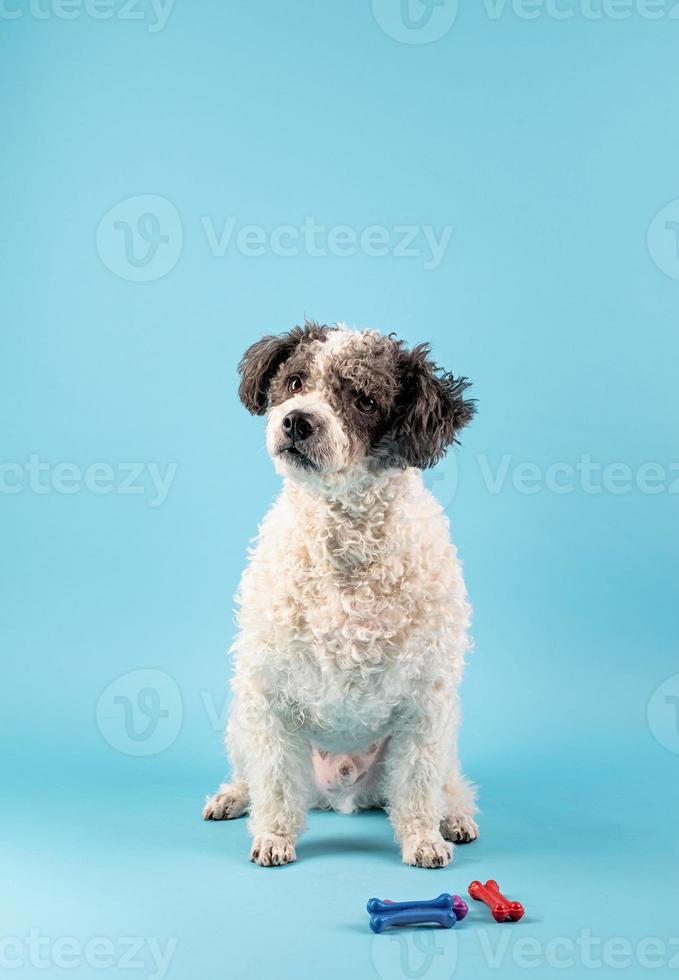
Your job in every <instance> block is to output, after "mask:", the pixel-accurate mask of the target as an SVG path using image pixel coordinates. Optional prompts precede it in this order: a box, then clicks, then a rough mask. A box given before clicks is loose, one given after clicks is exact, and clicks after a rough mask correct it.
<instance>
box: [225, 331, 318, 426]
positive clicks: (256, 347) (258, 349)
mask: <svg viewBox="0 0 679 980" xmlns="http://www.w3.org/2000/svg"><path fill="white" fill-rule="evenodd" d="M303 336H304V330H303V329H302V328H301V327H293V328H292V330H290V331H288V333H284V334H281V335H280V336H278V337H274V336H268V337H262V339H261V340H258V341H257V343H256V344H253V345H252V346H251V347H248V349H247V350H246V351H245V353H244V354H243V357H242V358H241V362H240V364H239V365H238V371H239V373H240V375H241V381H240V386H239V388H238V397H239V398H240V400H241V401H242V402H243V404H244V405H245V407H246V408H247V410H248V412H251V413H252V414H253V415H264V413H265V412H266V407H267V399H268V395H269V385H270V384H271V379H272V378H273V376H274V374H275V373H276V371H277V370H278V368H279V367H280V366H281V364H282V363H283V361H287V359H288V358H289V357H290V355H291V354H292V353H293V351H294V350H295V348H296V347H297V345H298V344H299V342H300V340H301V339H302V337H303Z"/></svg>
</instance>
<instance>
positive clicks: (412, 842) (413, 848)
mask: <svg viewBox="0 0 679 980" xmlns="http://www.w3.org/2000/svg"><path fill="white" fill-rule="evenodd" d="M452 856H453V855H452V848H451V846H450V844H448V843H446V841H445V840H444V839H443V838H442V837H440V838H439V839H438V840H437V839H436V838H429V837H411V838H409V840H407V841H406V843H405V844H404V846H403V860H404V862H405V864H412V865H413V866H414V867H416V868H445V867H446V865H447V864H449V863H450V861H451V859H452Z"/></svg>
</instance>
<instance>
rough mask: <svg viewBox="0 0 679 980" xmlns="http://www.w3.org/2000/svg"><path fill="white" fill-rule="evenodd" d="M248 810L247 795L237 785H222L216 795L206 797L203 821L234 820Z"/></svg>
mask: <svg viewBox="0 0 679 980" xmlns="http://www.w3.org/2000/svg"><path fill="white" fill-rule="evenodd" d="M247 808H248V797H247V793H246V792H245V791H244V790H243V788H242V787H241V786H239V785H237V784H236V785H233V786H231V785H229V784H228V783H224V784H223V785H222V786H220V787H219V790H218V792H217V793H215V794H214V795H213V796H208V798H207V800H206V801H205V806H204V807H203V820H235V819H236V818H237V817H242V816H243V814H244V813H245V811H246V810H247Z"/></svg>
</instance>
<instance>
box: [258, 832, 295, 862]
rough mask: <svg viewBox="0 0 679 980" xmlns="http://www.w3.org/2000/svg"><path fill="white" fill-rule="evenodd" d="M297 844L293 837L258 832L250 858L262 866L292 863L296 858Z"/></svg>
mask: <svg viewBox="0 0 679 980" xmlns="http://www.w3.org/2000/svg"><path fill="white" fill-rule="evenodd" d="M296 856H297V855H296V854H295V845H294V843H293V840H292V838H291V837H280V836H279V835H278V834H257V836H256V837H255V838H254V839H253V841H252V848H251V850H250V860H251V861H254V862H255V864H259V865H260V866H261V867H262V868H273V867H277V866H279V865H281V864H290V862H291V861H294V860H295V857H296Z"/></svg>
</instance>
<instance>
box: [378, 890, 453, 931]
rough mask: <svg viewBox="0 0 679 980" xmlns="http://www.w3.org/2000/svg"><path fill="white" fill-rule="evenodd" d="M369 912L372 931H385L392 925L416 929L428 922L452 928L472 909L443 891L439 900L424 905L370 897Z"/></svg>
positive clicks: (435, 899)
mask: <svg viewBox="0 0 679 980" xmlns="http://www.w3.org/2000/svg"><path fill="white" fill-rule="evenodd" d="M367 909H368V912H369V913H370V928H371V929H372V931H373V932H384V930H385V929H388V928H389V927H390V926H414V925H421V924H423V923H425V922H427V923H432V924H435V925H439V926H442V927H443V928H444V929H451V928H452V927H453V926H454V925H455V923H456V922H457V921H458V920H460V919H464V917H465V915H466V914H467V912H468V911H469V906H468V905H467V903H466V902H464V901H463V900H462V899H461V898H460V897H459V896H458V895H449V894H448V893H447V892H443V894H442V895H439V897H438V898H432V899H430V900H429V901H423V902H391V901H389V899H381V898H371V899H370V900H369V902H368V905H367Z"/></svg>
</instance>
